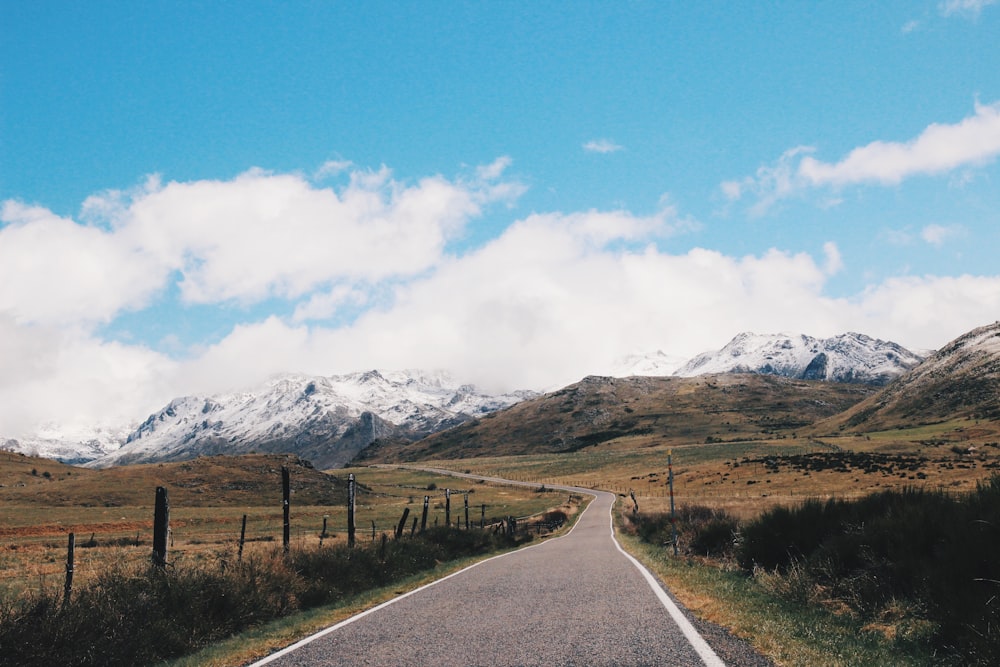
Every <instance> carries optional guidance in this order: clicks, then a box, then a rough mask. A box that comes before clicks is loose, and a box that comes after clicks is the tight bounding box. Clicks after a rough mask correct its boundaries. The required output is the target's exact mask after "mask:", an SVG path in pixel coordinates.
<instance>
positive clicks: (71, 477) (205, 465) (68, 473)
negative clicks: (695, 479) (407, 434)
mask: <svg viewBox="0 0 1000 667" xmlns="http://www.w3.org/2000/svg"><path fill="white" fill-rule="evenodd" d="M282 465H288V466H289V468H290V470H291V479H292V496H291V503H290V524H291V530H290V533H291V542H292V545H293V546H296V547H307V546H312V545H318V544H319V543H320V540H321V535H322V533H323V526H324V520H325V523H326V527H327V533H326V535H325V536H323V537H322V540H323V542H324V543H325V544H335V543H338V542H346V540H347V506H346V491H345V489H346V479H347V475H348V474H349V473H354V475H355V477H356V479H357V482H358V494H357V499H356V512H355V521H356V525H357V531H358V532H357V539H358V540H371V539H372V533H373V525H374V533H375V536H376V538H378V537H379V536H380V535H381V533H383V532H387V533H390V534H391V533H392V531H393V530H394V529H395V527H396V524H397V522H398V521H399V519H400V517H401V515H402V513H403V510H404V508H409V510H410V514H409V517H410V518H409V520H408V522H407V523H408V526H407V530H409V528H410V526H411V525H412V524H411V522H412V520H413V518H419V517H420V514H421V511H422V509H423V498H424V496H425V495H427V496H430V503H429V508H428V509H429V514H428V525H429V526H433V525H435V524H441V525H443V523H444V520H445V490H446V489H449V488H450V489H451V491H452V496H451V520H452V523H453V524H454V522H455V521H457V520H462V522H463V525H464V518H465V517H464V500H465V494H466V493H468V498H469V506H470V511H469V513H470V522H474V523H476V524H478V522H479V521H480V520H481V519H482V517H483V516H484V512H483V506H484V505H485V518H486V521H487V522H490V521H491V520H494V519H500V518H503V517H504V516H508V515H509V516H529V515H533V514H537V513H540V512H543V511H545V510H547V509H550V508H553V507H556V506H559V505H561V504H562V503H563V502H564V501H565V500H566V497H565V495H564V494H561V493H558V494H557V493H554V492H550V491H549V492H539V491H538V490H536V489H526V488H519V487H505V486H498V485H491V484H475V483H471V482H468V481H460V480H456V479H455V478H453V477H448V476H445V475H434V474H430V473H423V472H416V471H404V470H389V469H379V468H357V469H351V470H336V471H332V472H331V474H327V473H323V472H321V471H317V470H313V469H311V468H310V467H307V466H306V465H304V464H303V463H302V462H300V461H298V459H295V457H282V456H264V455H259V456H255V455H251V456H249V457H212V458H209V459H198V460H196V461H193V462H188V463H180V464H164V465H158V464H157V465H150V466H129V467H125V468H116V469H112V470H106V471H94V470H86V469H80V468H73V467H70V466H63V465H61V464H58V463H54V462H51V461H47V460H40V459H32V458H29V457H24V456H21V455H17V454H9V453H6V452H5V453H3V455H2V457H0V484H2V485H3V486H2V487H0V593H3V594H16V593H17V592H19V591H22V590H25V589H38V588H40V587H43V586H56V585H60V584H61V582H62V581H63V578H64V575H65V561H66V550H67V540H68V534H69V533H71V532H72V533H74V534H75V536H76V547H77V548H76V556H75V561H76V562H75V570H76V571H75V574H74V578H75V582H76V583H77V584H82V583H85V582H86V581H88V580H89V579H92V578H93V577H94V576H96V575H97V574H98V573H99V572H102V571H104V570H106V569H107V567H108V566H109V565H111V564H114V563H121V562H122V561H126V562H131V561H134V562H142V561H146V560H148V559H149V557H150V553H151V549H152V524H153V501H154V497H155V488H156V487H157V486H161V485H162V486H166V487H167V489H168V491H169V494H170V529H171V530H170V543H169V559H170V561H171V562H174V563H180V562H192V561H194V562H198V561H201V560H204V559H211V558H214V557H215V556H216V555H217V554H218V553H219V552H220V551H225V550H230V551H235V549H236V547H237V544H238V540H239V536H240V530H241V524H242V519H243V516H244V515H246V517H247V528H246V545H245V553H246V554H247V555H250V554H251V553H254V552H255V551H257V552H264V551H267V550H270V549H272V548H273V547H274V546H275V545H276V544H277V545H280V544H281V542H282V530H283V514H282V505H281V503H282V500H281V476H280V470H281V467H282ZM45 473H48V475H46V474H45Z"/></svg>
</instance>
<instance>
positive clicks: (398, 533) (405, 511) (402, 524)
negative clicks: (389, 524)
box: [396, 507, 410, 540]
mask: <svg viewBox="0 0 1000 667" xmlns="http://www.w3.org/2000/svg"><path fill="white" fill-rule="evenodd" d="M409 516H410V508H409V507H404V508H403V516H401V517H400V518H399V524H397V525H396V539H397V540H398V539H399V538H401V537H402V536H403V529H404V528H406V519H407V517H409Z"/></svg>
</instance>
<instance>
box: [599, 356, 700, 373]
mask: <svg viewBox="0 0 1000 667" xmlns="http://www.w3.org/2000/svg"><path fill="white" fill-rule="evenodd" d="M685 361H687V359H686V358H684V357H678V356H674V355H670V354H665V353H664V352H663V351H662V350H657V351H656V352H651V353H648V354H630V355H627V356H625V357H622V358H621V359H619V360H618V361H617V362H616V363H615V367H614V369H613V370H612V371H611V375H612V376H614V377H617V378H625V377H632V376H635V375H644V376H662V375H673V374H674V372H675V371H676V370H677V369H678V368H680V367H681V366H682V365H684V362H685Z"/></svg>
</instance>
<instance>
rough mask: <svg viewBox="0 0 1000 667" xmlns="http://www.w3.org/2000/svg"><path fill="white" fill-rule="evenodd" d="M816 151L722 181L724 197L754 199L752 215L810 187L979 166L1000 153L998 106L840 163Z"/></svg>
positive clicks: (793, 152) (873, 146)
mask: <svg viewBox="0 0 1000 667" xmlns="http://www.w3.org/2000/svg"><path fill="white" fill-rule="evenodd" d="M814 152H815V149H813V148H810V147H801V146H800V147H796V148H793V149H790V150H788V151H786V152H785V153H784V154H782V156H781V157H780V158H779V159H778V160H777V162H775V163H774V164H772V165H765V166H762V167H760V168H759V169H758V170H757V173H756V174H755V175H754V176H750V177H746V178H744V179H742V180H740V181H727V182H724V183H722V185H721V190H722V193H723V195H724V196H726V197H727V198H728V199H729V200H737V199H740V198H742V197H743V196H745V195H747V194H752V195H754V196H755V197H756V200H757V201H756V203H755V204H754V205H753V206H752V208H751V212H752V213H756V214H760V213H763V212H765V211H766V210H767V209H768V208H770V207H771V206H772V205H774V204H775V203H776V202H777V201H779V200H782V199H785V198H787V197H789V196H791V195H793V194H796V193H800V192H803V191H806V190H808V189H811V188H824V187H830V188H843V187H847V186H851V185H859V184H866V183H875V184H879V185H896V184H898V183H900V182H902V181H903V180H905V179H907V178H911V177H913V176H918V175H937V174H942V173H947V172H951V171H953V170H955V169H958V168H960V167H975V166H981V165H984V164H987V163H989V162H991V161H992V160H994V159H995V158H996V157H997V155H1000V102H994V103H993V104H986V105H984V104H979V103H977V104H976V105H975V113H974V115H972V116H969V117H968V118H965V119H963V120H961V121H959V122H958V123H955V124H952V125H945V124H937V123H935V124H932V125H929V126H928V127H927V128H926V129H924V131H923V132H921V133H920V134H919V135H918V136H917V137H915V138H914V139H912V140H910V141H907V142H886V141H873V142H871V143H869V144H867V145H865V146H861V147H859V148H855V149H854V150H852V151H851V152H850V153H848V155H847V156H846V157H844V158H843V159H841V160H840V161H839V162H833V163H830V162H823V161H821V160H818V159H816V158H814V157H813V156H812V153H814Z"/></svg>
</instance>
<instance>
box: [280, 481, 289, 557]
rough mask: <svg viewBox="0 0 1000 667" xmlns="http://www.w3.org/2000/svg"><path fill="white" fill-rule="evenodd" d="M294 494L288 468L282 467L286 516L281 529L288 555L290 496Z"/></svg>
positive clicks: (283, 510)
mask: <svg viewBox="0 0 1000 667" xmlns="http://www.w3.org/2000/svg"><path fill="white" fill-rule="evenodd" d="M291 494H292V487H291V480H290V479H289V477H288V467H287V466H281V509H282V513H283V515H284V520H283V522H282V529H281V545H282V548H283V549H284V550H285V553H286V554H287V553H288V543H289V541H290V539H291V532H292V525H291V522H290V521H289V519H288V510H289V506H290V504H291V503H290V500H291V498H290V496H291Z"/></svg>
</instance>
